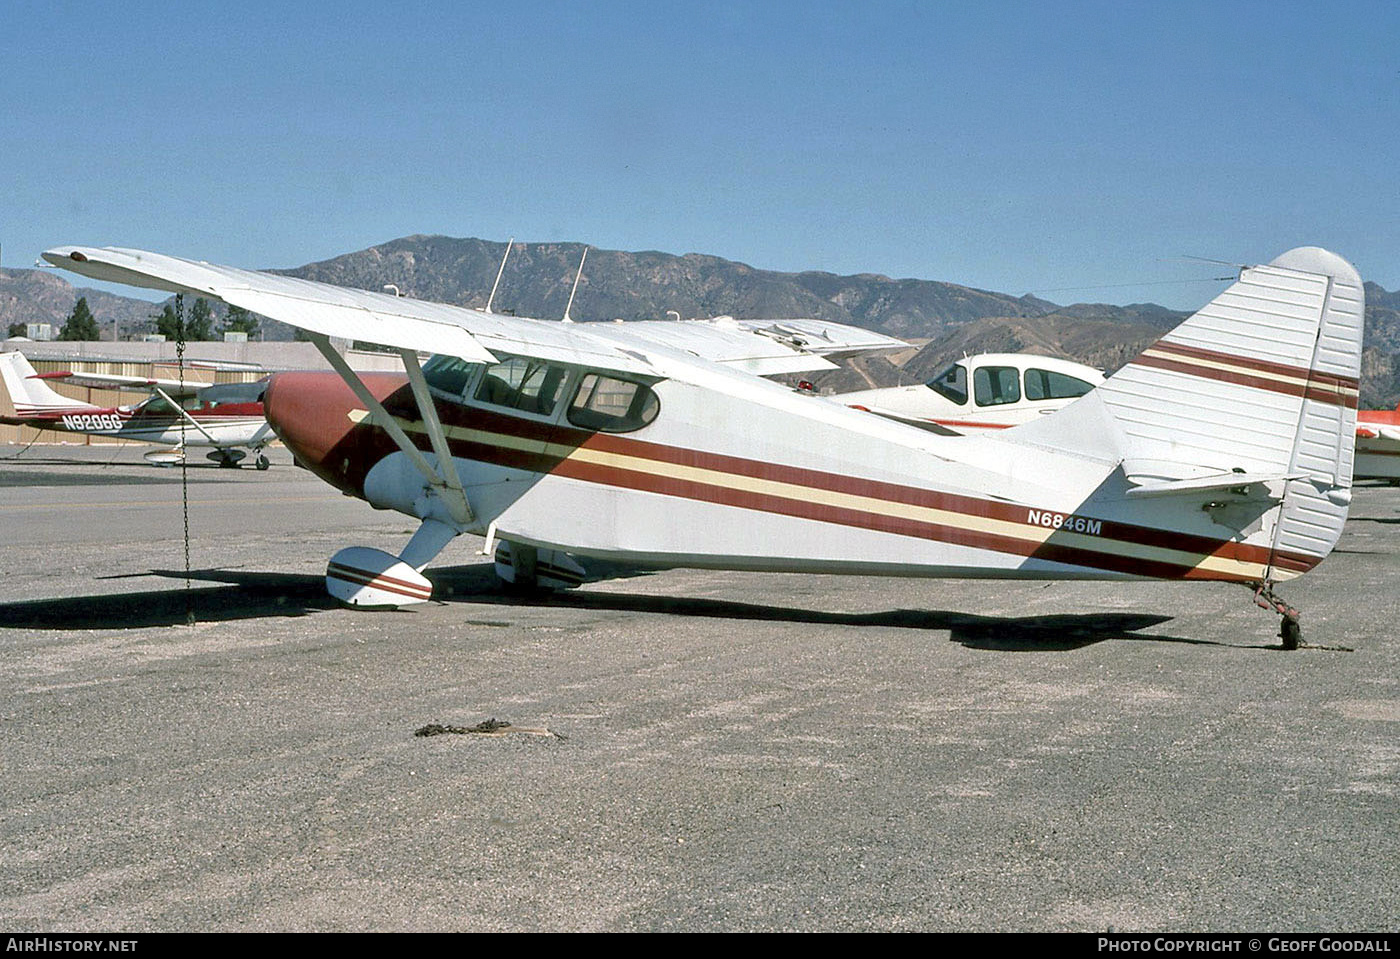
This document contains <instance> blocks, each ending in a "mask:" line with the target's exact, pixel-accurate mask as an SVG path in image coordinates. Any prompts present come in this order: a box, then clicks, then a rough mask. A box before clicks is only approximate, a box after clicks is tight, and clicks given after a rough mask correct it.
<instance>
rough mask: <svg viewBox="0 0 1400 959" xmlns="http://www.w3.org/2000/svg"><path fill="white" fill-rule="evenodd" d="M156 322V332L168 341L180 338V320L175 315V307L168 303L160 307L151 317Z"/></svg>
mask: <svg viewBox="0 0 1400 959" xmlns="http://www.w3.org/2000/svg"><path fill="white" fill-rule="evenodd" d="M151 319H153V320H155V322H156V332H157V333H159V334H160V335H161V336H163V337H165V338H166V339H167V340H169V341H170V342H172V343H173V342H175V341H176V340H178V339H179V338H180V321H179V319H178V318H177V317H176V316H175V307H173V306H171V305H170V304H169V303H167V304H165V305H164V306H162V307H161V308H160V312H159V313H157V314H155V315H154V316H152V317H151Z"/></svg>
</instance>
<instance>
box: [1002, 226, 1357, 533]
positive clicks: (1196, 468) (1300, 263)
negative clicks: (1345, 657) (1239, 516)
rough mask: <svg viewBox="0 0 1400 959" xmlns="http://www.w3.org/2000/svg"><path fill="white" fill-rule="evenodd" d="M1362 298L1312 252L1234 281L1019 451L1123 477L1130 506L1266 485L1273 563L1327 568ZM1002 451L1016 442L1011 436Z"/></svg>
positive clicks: (1350, 270) (1340, 510)
mask: <svg viewBox="0 0 1400 959" xmlns="http://www.w3.org/2000/svg"><path fill="white" fill-rule="evenodd" d="M1364 312H1365V294H1364V291H1363V288H1362V285H1361V278H1360V276H1359V275H1358V274H1357V272H1356V269H1355V268H1354V267H1353V266H1352V265H1351V264H1350V263H1348V262H1346V261H1345V260H1343V259H1342V258H1341V257H1339V256H1337V255H1335V254H1333V253H1329V252H1327V251H1326V250H1322V249H1318V248H1316V247H1300V248H1298V249H1295V250H1290V251H1289V252H1287V253H1284V254H1283V255H1282V256H1280V257H1278V258H1277V259H1275V260H1274V261H1273V262H1271V263H1268V264H1266V265H1263V266H1255V267H1249V268H1246V269H1245V270H1243V271H1242V272H1241V274H1240V278H1239V280H1237V281H1236V282H1235V283H1234V284H1232V285H1231V286H1230V287H1229V288H1228V289H1226V290H1225V291H1224V292H1222V293H1221V294H1220V295H1219V296H1217V297H1216V298H1215V299H1214V300H1212V301H1211V302H1210V303H1209V304H1207V305H1206V306H1205V307H1203V308H1202V309H1201V310H1200V311H1199V312H1197V313H1195V314H1193V315H1192V316H1191V317H1189V318H1188V319H1186V320H1185V321H1184V322H1183V323H1181V325H1180V326H1178V327H1176V328H1175V329H1174V330H1172V331H1171V332H1170V333H1168V334H1167V335H1166V336H1164V337H1162V338H1161V339H1160V340H1158V341H1157V342H1156V343H1154V344H1153V345H1152V346H1150V347H1148V348H1147V349H1146V350H1144V351H1143V352H1142V353H1141V354H1140V355H1139V356H1137V357H1136V358H1135V359H1133V360H1132V361H1131V362H1129V363H1128V364H1127V365H1126V366H1124V367H1123V368H1122V369H1121V370H1119V371H1118V372H1117V373H1115V374H1113V376H1111V377H1109V378H1108V379H1107V380H1106V381H1105V382H1104V383H1103V384H1102V385H1100V386H1099V387H1097V388H1096V389H1095V390H1094V391H1093V392H1092V393H1090V394H1089V395H1088V396H1086V397H1084V398H1083V399H1081V400H1079V401H1077V402H1075V403H1073V404H1071V405H1070V406H1069V407H1067V408H1065V409H1064V410H1062V411H1060V412H1059V413H1056V414H1053V415H1051V416H1048V417H1045V418H1044V420H1043V421H1042V422H1037V423H1032V424H1028V425H1027V426H1025V427H1019V428H1017V429H1015V430H1009V431H1008V433H1012V434H1020V435H1018V436H1016V437H1014V439H1016V440H1018V441H1021V442H1032V443H1039V444H1044V445H1050V446H1055V447H1059V448H1062V449H1074V448H1075V447H1076V445H1077V446H1078V447H1079V448H1081V449H1082V448H1083V442H1084V439H1083V438H1084V437H1085V435H1086V434H1097V435H1096V436H1095V437H1094V439H1093V440H1092V441H1091V443H1090V446H1091V450H1092V453H1093V454H1094V455H1098V456H1110V457H1112V458H1114V459H1116V460H1118V461H1119V462H1120V463H1121V465H1122V470H1123V473H1124V475H1125V477H1126V479H1127V482H1128V485H1129V492H1128V495H1129V496H1132V495H1134V494H1135V493H1136V494H1137V495H1150V496H1157V495H1184V494H1188V493H1197V494H1199V493H1201V492H1202V491H1207V490H1212V489H1223V488H1226V487H1228V486H1230V485H1231V483H1230V477H1231V476H1232V475H1233V476H1237V477H1238V478H1239V484H1238V485H1239V486H1245V485H1248V484H1249V483H1261V484H1264V483H1267V485H1268V486H1269V487H1270V488H1271V490H1272V494H1271V498H1272V499H1275V500H1276V501H1281V502H1282V504H1283V508H1282V511H1281V513H1280V514H1279V519H1278V524H1277V528H1276V535H1275V536H1274V540H1273V551H1274V553H1275V554H1279V555H1282V554H1283V553H1284V552H1288V553H1293V554H1298V553H1303V554H1308V555H1311V556H1316V557H1321V556H1325V555H1327V553H1328V552H1330V551H1331V549H1332V547H1333V546H1334V545H1336V542H1337V539H1338V537H1340V535H1341V528H1342V523H1343V522H1344V521H1345V520H1346V514H1347V506H1348V504H1349V503H1350V501H1351V492H1350V491H1351V482H1352V461H1353V453H1354V446H1355V436H1356V408H1357V391H1358V380H1359V377H1360V368H1361V335H1362V325H1363V317H1364ZM1007 438H1008V439H1012V438H1013V437H1011V436H1008V437H1007Z"/></svg>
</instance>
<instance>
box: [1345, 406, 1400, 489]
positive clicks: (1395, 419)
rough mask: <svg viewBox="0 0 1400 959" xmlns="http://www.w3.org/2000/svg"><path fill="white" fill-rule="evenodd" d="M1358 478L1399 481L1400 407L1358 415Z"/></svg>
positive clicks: (1362, 412)
mask: <svg viewBox="0 0 1400 959" xmlns="http://www.w3.org/2000/svg"><path fill="white" fill-rule="evenodd" d="M1356 478H1357V479H1384V480H1390V481H1391V482H1392V483H1394V482H1400V406H1397V407H1396V408H1395V409H1393V410H1362V411H1361V412H1359V413H1358V414H1357V424H1356Z"/></svg>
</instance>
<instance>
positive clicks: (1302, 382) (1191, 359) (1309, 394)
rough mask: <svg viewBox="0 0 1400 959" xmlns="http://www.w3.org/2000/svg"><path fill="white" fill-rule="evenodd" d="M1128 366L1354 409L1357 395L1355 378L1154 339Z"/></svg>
mask: <svg viewBox="0 0 1400 959" xmlns="http://www.w3.org/2000/svg"><path fill="white" fill-rule="evenodd" d="M1128 365H1129V366H1147V367H1152V368H1154V369H1162V370H1170V371H1172V372H1176V373H1186V374H1189V375H1192V376H1201V377H1205V378H1207V379H1213V380H1218V381H1220V382H1223V383H1234V384H1236V385H1239V386H1249V387H1254V388H1256V389H1261V390H1269V391H1271V392H1274V393H1282V394H1285V395H1287V396H1302V397H1304V398H1306V399H1310V400H1314V401H1316V402H1319V403H1328V404H1332V405H1336V406H1346V407H1351V408H1355V407H1356V406H1357V403H1358V397H1359V392H1358V382H1357V380H1356V378H1355V377H1346V376H1338V375H1337V374H1335V373H1326V372H1323V371H1321V370H1313V369H1309V368H1307V367H1303V366H1291V365H1289V364H1286V363H1275V362H1273V361H1270V360H1261V359H1257V358H1250V357H1239V356H1233V355H1231V354H1229V353H1221V352H1219V351H1218V350H1208V349H1205V348H1203V347H1198V346H1187V345H1185V344H1182V343H1171V342H1168V341H1166V340H1159V341H1157V342H1156V343H1154V344H1153V345H1152V346H1150V347H1148V348H1147V349H1146V350H1144V351H1143V352H1142V353H1141V354H1139V355H1138V356H1137V357H1136V358H1135V359H1134V360H1133V361H1132V362H1131V363H1129V364H1128Z"/></svg>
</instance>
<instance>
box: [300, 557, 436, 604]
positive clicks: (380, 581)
mask: <svg viewBox="0 0 1400 959" xmlns="http://www.w3.org/2000/svg"><path fill="white" fill-rule="evenodd" d="M326 575H327V576H334V577H336V578H337V579H343V580H345V581H347V582H351V583H359V584H360V585H361V586H373V587H374V588H375V589H382V590H386V591H388V592H390V593H398V594H399V595H400V596H412V597H414V598H416V599H430V598H431V597H432V594H433V591H432V587H428V588H426V589H425V588H424V587H422V586H419V585H418V584H417V583H410V582H408V581H407V580H402V579H398V578H396V577H393V576H385V575H384V574H382V573H371V572H369V571H368V570H363V569H358V568H356V567H354V566H346V565H344V564H343V563H327V564H326Z"/></svg>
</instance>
